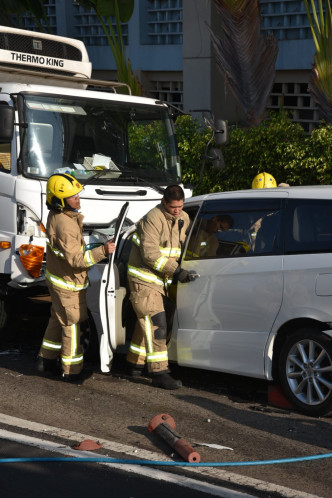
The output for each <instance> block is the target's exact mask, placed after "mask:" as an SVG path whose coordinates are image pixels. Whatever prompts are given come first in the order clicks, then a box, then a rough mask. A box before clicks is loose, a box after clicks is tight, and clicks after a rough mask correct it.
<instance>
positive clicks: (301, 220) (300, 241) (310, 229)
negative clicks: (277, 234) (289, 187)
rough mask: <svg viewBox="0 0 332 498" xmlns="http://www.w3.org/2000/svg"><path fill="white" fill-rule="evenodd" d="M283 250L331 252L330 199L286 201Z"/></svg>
mask: <svg viewBox="0 0 332 498" xmlns="http://www.w3.org/2000/svg"><path fill="white" fill-rule="evenodd" d="M285 252H286V254H292V253H308V252H332V200H315V199H291V200H289V201H288V203H287V210H286V236H285Z"/></svg>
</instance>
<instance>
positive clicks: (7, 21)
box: [0, 0, 51, 32]
mask: <svg viewBox="0 0 332 498" xmlns="http://www.w3.org/2000/svg"><path fill="white" fill-rule="evenodd" d="M45 3H46V1H45V0H11V1H10V2H8V0H0V23H1V24H2V25H3V26H12V27H20V25H21V21H22V16H23V14H27V15H28V16H29V17H30V18H31V19H32V20H33V22H34V23H35V24H36V26H37V27H38V28H39V30H40V31H48V32H50V31H51V27H50V24H49V20H48V18H47V14H46V9H45Z"/></svg>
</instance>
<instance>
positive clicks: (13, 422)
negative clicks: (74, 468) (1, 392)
mask: <svg viewBox="0 0 332 498" xmlns="http://www.w3.org/2000/svg"><path fill="white" fill-rule="evenodd" d="M0 423H1V424H4V425H8V426H11V427H17V428H20V429H27V430H30V431H33V432H38V433H44V434H48V435H51V436H55V437H58V438H60V439H61V440H65V441H66V444H68V440H70V441H72V442H76V441H77V442H82V441H84V440H85V439H92V440H98V442H99V443H101V444H102V445H103V449H106V450H110V451H113V452H115V453H121V454H125V455H127V456H128V455H130V456H132V457H135V458H137V459H142V460H159V461H160V460H162V461H165V462H167V461H169V459H168V458H166V457H164V455H160V454H159V453H154V452H152V451H148V450H143V449H141V448H135V447H134V446H128V445H124V444H120V443H116V442H114V441H108V440H106V439H99V438H96V437H94V436H90V435H87V434H82V433H79V432H72V431H67V430H66V429H59V428H58V427H52V426H50V425H45V424H39V423H36V422H30V421H29V420H24V419H20V418H17V417H12V416H10V415H5V414H3V413H1V414H0ZM5 433H7V431H3V430H0V437H1V438H3V439H7V437H3V436H1V434H5ZM9 436H10V437H12V438H17V439H11V440H13V441H14V440H15V441H16V442H18V443H19V442H21V443H22V442H23V438H24V439H25V441H26V443H24V444H32V443H33V444H32V445H33V446H38V447H39V448H41V449H47V450H48V451H56V452H57V453H61V454H65V455H70V456H75V457H78V456H87V457H91V456H92V455H95V456H105V455H100V454H98V453H96V452H93V453H91V452H89V451H80V452H79V453H78V452H77V450H72V449H71V448H70V447H68V446H63V447H62V446H59V444H58V443H53V442H50V441H45V440H44V439H40V438H32V437H29V436H23V435H21V434H13V433H10V432H8V437H9ZM29 440H30V443H28V442H27V441H29ZM40 445H42V446H40ZM51 448H53V449H51ZM102 465H104V463H102ZM105 465H109V466H111V467H118V468H121V469H122V470H126V471H128V472H133V473H136V474H140V475H145V476H146V477H150V478H153V479H160V480H167V481H168V482H174V484H179V485H181V486H185V487H190V488H192V489H197V490H199V491H203V488H202V486H203V487H204V491H205V492H208V493H210V495H213V496H220V497H224V498H233V497H234V498H235V497H242V498H245V497H248V498H249V497H252V496H253V495H248V494H244V493H239V492H236V491H231V490H229V489H226V488H222V487H219V486H214V485H210V484H208V483H204V482H201V481H196V480H194V479H190V478H186V477H183V476H179V475H174V474H171V473H169V472H164V471H160V470H157V469H152V468H145V467H143V466H140V465H129V464H105ZM186 471H188V472H192V473H196V474H199V475H200V476H203V477H204V476H208V477H211V478H213V479H218V480H222V481H224V482H225V481H227V482H230V483H232V484H236V485H239V486H246V487H251V488H254V489H257V490H258V491H261V492H266V493H279V495H280V496H282V497H285V498H319V497H318V496H317V495H312V494H309V493H305V492H301V491H297V490H294V489H290V488H286V487H284V486H279V485H277V484H273V483H268V482H265V481H261V480H259V479H254V478H251V477H247V476H240V475H238V474H233V473H231V472H228V471H226V470H221V469H220V468H219V469H218V468H212V467H202V468H199V467H186ZM170 479H171V481H170ZM194 485H195V486H199V487H195V488H194V487H192V486H194Z"/></svg>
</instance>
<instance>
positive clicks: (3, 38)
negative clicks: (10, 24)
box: [0, 33, 82, 61]
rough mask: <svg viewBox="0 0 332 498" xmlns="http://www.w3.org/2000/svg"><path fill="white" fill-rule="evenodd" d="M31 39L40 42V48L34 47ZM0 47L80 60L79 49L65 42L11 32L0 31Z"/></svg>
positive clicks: (26, 52)
mask: <svg viewBox="0 0 332 498" xmlns="http://www.w3.org/2000/svg"><path fill="white" fill-rule="evenodd" d="M33 41H38V42H40V46H41V47H42V48H41V49H40V50H39V49H36V48H34V46H33ZM0 49H2V50H9V51H13V52H22V53H25V54H36V55H44V56H47V57H55V58H57V59H67V60H72V61H82V54H81V51H80V50H78V49H77V48H76V47H73V46H72V45H69V44H67V43H62V42H61V43H59V42H57V41H53V40H47V39H45V38H38V34H37V33H36V36H22V34H19V35H16V34H13V33H0Z"/></svg>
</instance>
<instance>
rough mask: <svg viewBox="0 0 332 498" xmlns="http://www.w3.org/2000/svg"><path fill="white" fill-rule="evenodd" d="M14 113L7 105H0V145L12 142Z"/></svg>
mask: <svg viewBox="0 0 332 498" xmlns="http://www.w3.org/2000/svg"><path fill="white" fill-rule="evenodd" d="M14 118H15V111H14V108H13V107H10V106H9V105H0V143H2V144H4V143H8V142H11V141H12V138H13V134H14Z"/></svg>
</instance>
